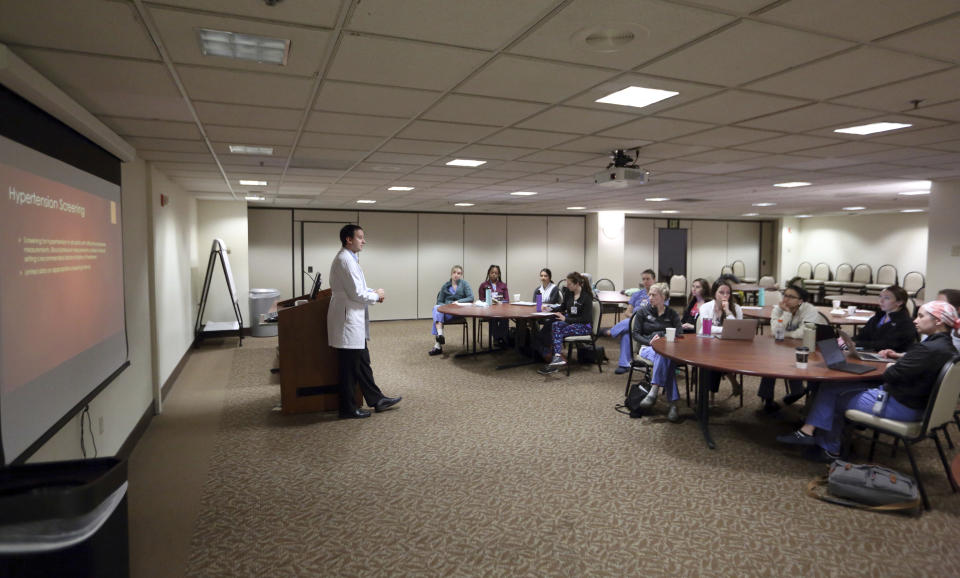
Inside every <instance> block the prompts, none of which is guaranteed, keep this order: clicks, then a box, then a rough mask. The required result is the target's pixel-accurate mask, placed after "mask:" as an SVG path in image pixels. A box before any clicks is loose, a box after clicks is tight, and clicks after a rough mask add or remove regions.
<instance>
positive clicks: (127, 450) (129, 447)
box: [116, 403, 156, 460]
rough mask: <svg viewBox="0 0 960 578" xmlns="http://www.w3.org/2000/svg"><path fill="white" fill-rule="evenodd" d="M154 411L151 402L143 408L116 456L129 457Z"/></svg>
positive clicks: (145, 429) (151, 418)
mask: <svg viewBox="0 0 960 578" xmlns="http://www.w3.org/2000/svg"><path fill="white" fill-rule="evenodd" d="M155 413H156V412H155V411H154V407H153V404H152V403H151V404H150V405H148V406H147V409H146V410H144V412H143V415H142V416H140V419H139V420H138V421H137V425H135V426H134V427H133V431H131V432H130V435H128V436H127V439H126V440H124V442H123V445H122V446H120V449H119V450H117V454H116V457H118V458H120V459H123V460H125V459H127V458H129V457H130V454H131V453H133V448H135V447H137V442H139V441H140V438H141V437H142V436H143V433H144V432H145V431H147V427H148V426H149V425H150V421H151V420H153V416H154V414H155Z"/></svg>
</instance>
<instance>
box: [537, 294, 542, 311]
mask: <svg viewBox="0 0 960 578" xmlns="http://www.w3.org/2000/svg"><path fill="white" fill-rule="evenodd" d="M541 311H543V293H541V292H539V291H537V313H540V312H541Z"/></svg>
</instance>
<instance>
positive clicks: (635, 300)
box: [603, 269, 657, 375]
mask: <svg viewBox="0 0 960 578" xmlns="http://www.w3.org/2000/svg"><path fill="white" fill-rule="evenodd" d="M656 278H657V275H656V273H654V272H653V269H647V270H646V271H644V272H643V273H641V274H640V282H641V283H642V284H643V287H642V288H640V289H639V290H638V291H634V292H633V294H631V295H630V301H629V303H627V311H626V313H625V314H624V316H623V319H622V320H621V321H620V322H619V323H617V324H616V325H614V326H613V327H611V328H610V329H607V330H604V332H603V334H604V335H609V336H610V337H619V338H620V359H619V360H617V369H616V370H615V371H614V373H616V374H618V375H620V374H624V373H626V372H628V371H630V362H631V361H632V360H631V357H632V355H633V352H632V351H630V334H629V333H628V331H629V330H630V316H631V315H633V312H634V311H635V310H637V309H639V308H640V307H642V306H643V305H646V304H647V303H648V299H649V297H648V296H647V292H648V291H649V290H650V287H652V286H653V282H654V281H655V280H656Z"/></svg>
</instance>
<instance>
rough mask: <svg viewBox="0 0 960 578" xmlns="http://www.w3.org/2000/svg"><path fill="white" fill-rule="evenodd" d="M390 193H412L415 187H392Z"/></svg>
mask: <svg viewBox="0 0 960 578" xmlns="http://www.w3.org/2000/svg"><path fill="white" fill-rule="evenodd" d="M387 190H388V191H412V190H413V187H390V188H388V189H387Z"/></svg>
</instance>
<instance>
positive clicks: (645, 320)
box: [627, 283, 680, 423]
mask: <svg viewBox="0 0 960 578" xmlns="http://www.w3.org/2000/svg"><path fill="white" fill-rule="evenodd" d="M649 296H650V302H649V303H648V304H647V305H645V306H643V307H641V308H640V309H639V310H638V311H637V312H636V313H635V315H636V320H637V322H636V323H635V324H634V326H633V340H634V341H636V342H638V343H640V345H641V346H640V357H642V358H644V359H646V360H647V361H652V362H653V377H652V378H651V380H650V391H649V392H648V393H647V396H646V397H644V398H643V401H641V402H640V407H641V408H643V409H646V408H649V407H652V406H653V404H654V403H656V401H657V396H659V395H660V388H661V387H662V388H664V389H666V390H667V401H669V402H670V409H669V411H668V412H667V419H668V420H670V421H671V422H672V423H677V422H679V421H680V412H679V410H678V409H677V400H678V399H679V398H680V393H679V392H678V391H677V370H676V365H675V364H674V362H673V361H671V360H669V359H667V358H666V357H663V356H661V355H660V354H659V353H657V352H656V351H654V350H653V347H651V345H652V344H653V342H654V341H656V340H658V339H660V338H661V337H663V336H664V335H665V334H666V332H667V328H668V327H673V328H674V329H676V330H677V332H678V333H679V332H680V314H678V313H677V312H676V311H674V310H673V309H671V308H669V307H667V304H666V302H667V299H669V298H670V288H669V287H668V286H667V284H666V283H655V284H654V285H652V286H651V287H650V291H649ZM627 348H628V350H629V348H630V344H629V343H628V344H627Z"/></svg>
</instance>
